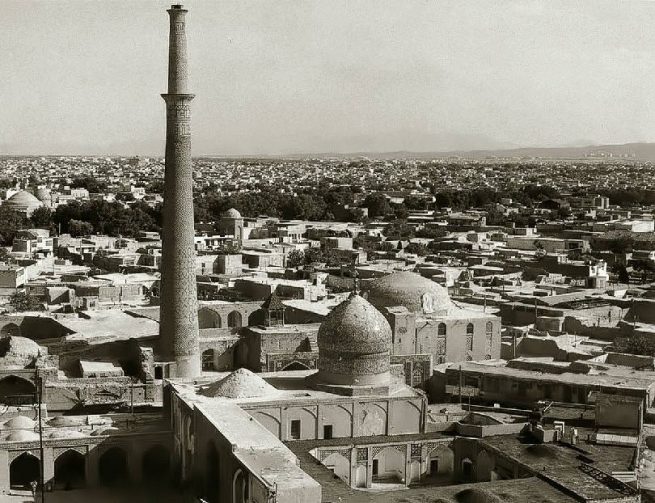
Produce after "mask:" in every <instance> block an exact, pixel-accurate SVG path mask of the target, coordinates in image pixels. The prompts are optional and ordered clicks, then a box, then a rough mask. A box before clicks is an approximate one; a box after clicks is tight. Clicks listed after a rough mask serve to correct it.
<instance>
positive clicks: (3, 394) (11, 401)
mask: <svg viewBox="0 0 655 503" xmlns="http://www.w3.org/2000/svg"><path fill="white" fill-rule="evenodd" d="M35 397H36V386H34V384H33V383H32V381H29V380H28V379H25V378H23V377H18V376H14V375H9V376H6V377H3V378H2V379H0V403H2V404H5V405H22V404H27V403H34V402H35V401H36V400H35Z"/></svg>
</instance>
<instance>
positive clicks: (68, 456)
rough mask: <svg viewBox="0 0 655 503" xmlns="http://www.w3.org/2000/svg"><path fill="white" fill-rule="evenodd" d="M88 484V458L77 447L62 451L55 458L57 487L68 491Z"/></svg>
mask: <svg viewBox="0 0 655 503" xmlns="http://www.w3.org/2000/svg"><path fill="white" fill-rule="evenodd" d="M85 486H86V459H85V457H84V455H83V454H81V453H80V452H78V451H76V450H75V449H69V450H67V451H64V452H63V453H61V454H60V455H59V456H58V457H57V459H56V460H55V488H57V489H63V490H65V491H68V490H70V489H80V488H83V487H85Z"/></svg>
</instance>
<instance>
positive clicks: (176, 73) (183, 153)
mask: <svg viewBox="0 0 655 503" xmlns="http://www.w3.org/2000/svg"><path fill="white" fill-rule="evenodd" d="M187 12H188V11H187V10H185V9H184V8H183V6H182V5H172V6H171V8H170V9H168V14H169V15H170V23H171V24H170V37H169V49H168V51H169V52H168V93H167V94H162V97H163V98H164V101H166V169H165V172H164V211H163V219H164V221H163V231H162V241H163V243H162V264H161V297H160V298H161V306H160V325H159V336H160V339H161V344H162V353H163V355H162V356H164V358H167V359H169V360H170V361H175V363H176V369H175V376H176V377H196V376H198V375H200V350H199V347H198V300H197V291H196V273H195V269H196V268H195V248H194V242H193V238H194V227H193V177H192V169H191V106H190V105H191V100H192V99H193V96H194V95H193V94H189V93H188V82H187V81H188V71H187V43H186V20H185V18H186V13H187Z"/></svg>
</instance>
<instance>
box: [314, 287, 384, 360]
mask: <svg viewBox="0 0 655 503" xmlns="http://www.w3.org/2000/svg"><path fill="white" fill-rule="evenodd" d="M317 342H318V347H319V350H330V351H338V352H339V353H344V354H345V353H355V354H371V353H383V352H385V351H389V349H390V348H391V327H390V326H389V323H388V322H387V320H386V318H385V317H384V316H382V314H380V312H379V311H378V310H377V309H375V307H373V305H371V303H370V302H368V301H367V300H366V299H364V298H363V297H361V296H359V295H352V296H351V297H350V298H348V299H347V300H346V301H344V302H342V303H341V304H339V305H338V306H337V307H335V308H334V309H333V310H332V312H330V314H328V315H327V317H326V318H325V320H324V321H323V323H322V324H321V326H320V328H319V329H318V337H317Z"/></svg>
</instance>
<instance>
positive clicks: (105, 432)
mask: <svg viewBox="0 0 655 503" xmlns="http://www.w3.org/2000/svg"><path fill="white" fill-rule="evenodd" d="M117 431H119V429H118V428H116V427H115V426H110V427H109V428H101V429H98V430H93V431H92V432H91V436H92V437H101V436H104V435H111V434H112V433H116V432H117Z"/></svg>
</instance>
